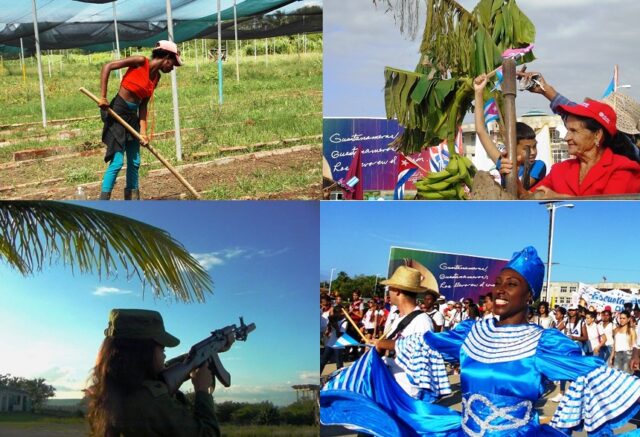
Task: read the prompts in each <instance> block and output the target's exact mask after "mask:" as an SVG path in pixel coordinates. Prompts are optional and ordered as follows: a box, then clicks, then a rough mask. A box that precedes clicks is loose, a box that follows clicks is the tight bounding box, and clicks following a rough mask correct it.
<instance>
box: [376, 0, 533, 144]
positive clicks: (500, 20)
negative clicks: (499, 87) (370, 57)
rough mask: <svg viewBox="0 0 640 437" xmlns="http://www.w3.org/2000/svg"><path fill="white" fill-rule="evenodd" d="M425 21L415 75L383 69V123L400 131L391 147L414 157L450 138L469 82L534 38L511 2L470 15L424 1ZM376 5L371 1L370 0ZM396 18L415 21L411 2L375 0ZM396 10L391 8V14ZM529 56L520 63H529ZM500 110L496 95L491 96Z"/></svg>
mask: <svg viewBox="0 0 640 437" xmlns="http://www.w3.org/2000/svg"><path fill="white" fill-rule="evenodd" d="M426 1H427V12H428V14H427V20H426V23H425V30H424V34H423V37H422V43H421V45H420V53H421V57H420V60H419V62H418V65H417V66H416V69H415V71H414V72H409V71H402V70H397V69H393V68H390V67H387V68H386V69H385V108H386V111H387V118H394V117H395V118H397V119H398V122H399V123H400V125H402V126H403V127H404V128H405V131H404V133H403V135H401V136H400V137H398V138H397V139H396V140H395V141H394V143H393V147H396V148H403V150H404V151H405V152H406V153H413V152H416V151H419V150H421V149H422V148H424V147H430V146H432V145H436V144H438V143H440V142H441V141H442V140H444V139H449V143H450V146H451V147H453V141H452V139H453V138H454V137H455V134H456V132H457V130H458V128H459V126H460V124H461V123H462V120H463V118H464V115H465V114H466V113H467V112H468V111H470V110H471V109H472V101H473V86H472V81H473V78H474V77H476V76H478V75H480V74H482V73H488V72H490V71H492V70H494V69H495V68H497V67H498V66H500V65H501V64H502V57H501V54H502V53H503V52H504V51H505V50H506V49H509V48H521V47H526V46H528V45H529V44H532V43H533V42H534V39H535V27H534V25H533V23H532V22H531V21H530V20H529V19H528V18H527V17H526V15H525V14H524V13H522V11H521V10H520V9H519V8H518V5H517V4H516V2H515V0H480V1H479V2H478V4H477V5H476V7H475V8H474V9H473V11H471V12H469V11H467V10H466V9H465V8H464V7H462V6H461V5H460V4H459V3H458V2H456V1H455V0H426ZM374 3H376V0H374ZM378 3H384V4H386V5H387V7H388V8H389V9H390V10H394V14H396V15H395V17H396V19H400V20H401V21H402V20H409V21H411V20H415V19H416V18H417V17H415V16H413V15H412V13H414V12H415V13H417V11H418V9H417V8H416V9H412V8H411V4H414V3H418V2H417V1H416V0H378ZM394 8H395V9H394ZM534 59H535V57H534V55H533V53H528V54H527V55H525V56H524V57H523V58H522V59H521V62H531V61H532V60H534ZM493 96H494V97H496V101H497V103H498V106H499V107H500V108H502V97H501V95H500V93H495V92H494V93H493Z"/></svg>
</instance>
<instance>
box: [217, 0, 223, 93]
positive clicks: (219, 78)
mask: <svg viewBox="0 0 640 437" xmlns="http://www.w3.org/2000/svg"><path fill="white" fill-rule="evenodd" d="M218 105H222V18H221V17H220V0H218Z"/></svg>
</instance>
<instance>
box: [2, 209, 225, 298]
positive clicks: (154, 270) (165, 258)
mask: <svg viewBox="0 0 640 437" xmlns="http://www.w3.org/2000/svg"><path fill="white" fill-rule="evenodd" d="M0 258H4V259H5V260H6V261H7V263H8V264H9V265H10V266H12V267H14V268H16V269H17V270H18V271H19V272H20V273H22V274H23V275H28V274H31V273H33V272H34V271H41V270H42V269H43V267H44V266H45V265H47V264H53V263H55V262H62V263H63V264H64V265H68V266H70V267H71V270H72V272H73V271H74V270H75V268H77V269H78V270H79V271H80V272H81V273H88V272H95V273H97V274H98V275H99V276H100V277H102V276H103V275H106V276H114V275H116V274H117V269H118V267H122V268H123V269H124V271H125V273H126V276H127V278H128V279H130V278H131V277H133V276H137V277H138V278H139V279H140V280H141V281H143V283H144V284H145V286H146V284H148V285H150V286H151V289H152V292H153V294H154V296H155V297H164V296H167V295H169V296H174V297H175V298H177V299H179V300H182V301H184V302H191V301H194V300H197V301H200V302H202V301H204V297H205V293H207V292H208V293H211V292H212V289H213V282H212V280H211V277H210V276H209V274H208V273H207V271H206V270H205V269H204V268H203V267H202V266H201V265H200V264H199V263H198V262H197V261H196V260H195V259H194V258H193V257H192V256H191V255H190V254H189V252H188V251H187V250H186V249H185V248H184V246H182V245H181V244H180V243H179V242H178V241H176V240H175V239H174V238H173V237H171V235H169V233H167V232H166V231H164V230H162V229H159V228H156V227H153V226H150V225H148V224H146V223H142V222H140V221H137V220H134V219H131V218H128V217H124V216H121V215H118V214H113V213H109V212H105V211H100V210H96V209H92V208H88V207H85V206H82V205H76V204H72V203H60V202H51V201H15V202H13V201H11V202H10V201H4V202H0Z"/></svg>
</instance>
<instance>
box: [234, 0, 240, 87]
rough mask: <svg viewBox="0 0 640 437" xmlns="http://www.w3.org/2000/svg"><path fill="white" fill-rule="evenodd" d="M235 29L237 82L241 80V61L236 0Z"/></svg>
mask: <svg viewBox="0 0 640 437" xmlns="http://www.w3.org/2000/svg"><path fill="white" fill-rule="evenodd" d="M233 29H234V31H235V36H236V38H235V39H236V82H240V61H239V60H238V16H237V12H236V0H233Z"/></svg>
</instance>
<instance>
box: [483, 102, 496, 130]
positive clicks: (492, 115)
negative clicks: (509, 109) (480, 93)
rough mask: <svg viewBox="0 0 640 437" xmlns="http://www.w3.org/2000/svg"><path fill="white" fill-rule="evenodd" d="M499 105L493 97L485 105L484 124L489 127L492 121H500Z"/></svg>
mask: <svg viewBox="0 0 640 437" xmlns="http://www.w3.org/2000/svg"><path fill="white" fill-rule="evenodd" d="M498 118H499V117H498V104H497V103H496V99H494V98H493V97H491V98H490V99H489V100H487V102H486V103H485V104H484V124H486V125H487V128H488V127H489V123H491V122H492V121H496V120H498Z"/></svg>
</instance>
